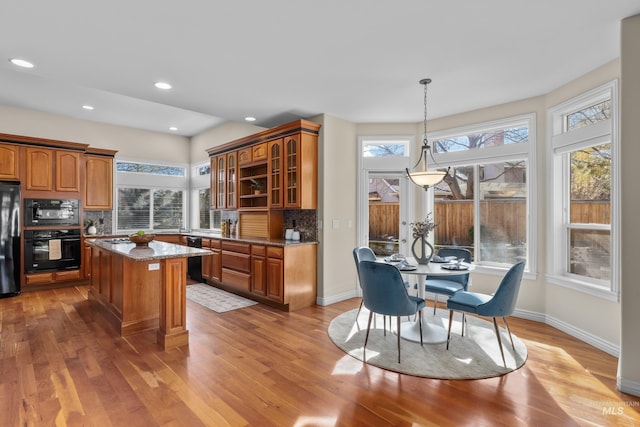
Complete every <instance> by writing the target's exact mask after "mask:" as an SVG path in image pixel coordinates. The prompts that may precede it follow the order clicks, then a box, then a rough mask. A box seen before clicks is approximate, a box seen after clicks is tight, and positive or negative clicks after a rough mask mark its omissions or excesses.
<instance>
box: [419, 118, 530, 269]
mask: <svg viewBox="0 0 640 427" xmlns="http://www.w3.org/2000/svg"><path fill="white" fill-rule="evenodd" d="M520 125H522V126H524V125H526V126H527V127H528V141H527V142H522V143H517V144H507V145H501V146H491V147H483V148H481V149H473V150H460V151H452V152H440V153H435V152H434V153H433V159H432V161H431V162H430V164H429V169H438V168H444V167H448V166H452V167H455V166H473V170H474V172H473V173H474V175H475V182H477V183H480V176H479V166H481V165H486V164H496V163H504V162H509V161H514V160H525V162H526V169H527V172H526V176H527V180H526V188H527V200H526V213H527V214H526V215H527V230H526V239H527V242H526V248H527V249H526V254H527V255H526V257H527V258H526V260H527V263H526V267H525V276H526V277H527V278H528V279H535V277H536V272H537V264H538V263H537V251H538V249H537V248H538V245H537V240H536V239H535V238H534V236H536V235H537V227H538V221H537V214H536V208H535V207H536V206H537V191H536V188H537V182H536V181H537V180H536V179H531V177H532V176H535V172H536V171H537V167H536V129H537V127H536V126H537V115H536V113H535V112H532V113H526V114H521V115H517V116H511V117H504V118H500V119H496V120H492V121H487V122H482V123H475V124H471V125H466V126H460V127H456V128H451V129H445V130H441V131H437V132H432V133H429V134H428V139H429V141H431V142H433V141H437V140H439V139H445V138H453V137H459V136H463V135H469V134H477V133H482V132H488V131H495V130H498V129H508V128H513V127H517V126H520ZM479 192H480V185H476V186H475V187H474V199H473V203H474V208H473V209H474V230H475V233H476V234H475V239H474V251H475V252H476V253H479V250H480V243H481V242H480V236H479V233H480V232H479V230H480V227H479V226H478V224H480V200H479ZM434 204H435V200H434V198H433V195H431V196H430V197H429V200H428V209H429V211H433V210H434V207H435V206H434ZM507 269H508V267H507V266H505V265H503V264H499V263H495V262H490V261H480V262H478V263H477V264H476V268H475V271H476V272H479V273H488V274H499V275H501V274H504V271H506V270H507Z"/></svg>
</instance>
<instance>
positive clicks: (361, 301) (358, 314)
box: [356, 300, 364, 322]
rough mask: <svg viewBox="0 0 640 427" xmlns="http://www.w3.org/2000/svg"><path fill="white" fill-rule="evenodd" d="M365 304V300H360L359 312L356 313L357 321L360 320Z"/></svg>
mask: <svg viewBox="0 0 640 427" xmlns="http://www.w3.org/2000/svg"><path fill="white" fill-rule="evenodd" d="M363 305H364V300H360V307H358V312H357V313H356V322H357V321H358V316H360V311H361V310H362V306H363Z"/></svg>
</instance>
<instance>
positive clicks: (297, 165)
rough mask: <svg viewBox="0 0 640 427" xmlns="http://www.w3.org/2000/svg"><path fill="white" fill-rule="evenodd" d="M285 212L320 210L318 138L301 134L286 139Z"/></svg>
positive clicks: (284, 143) (284, 152) (284, 145)
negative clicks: (290, 210)
mask: <svg viewBox="0 0 640 427" xmlns="http://www.w3.org/2000/svg"><path fill="white" fill-rule="evenodd" d="M283 150H284V151H283V155H284V164H285V170H284V175H283V178H284V183H283V190H284V208H285V209H316V208H317V206H318V167H317V165H318V138H317V136H311V135H309V134H305V133H302V132H301V133H298V134H294V135H291V136H287V137H285V138H284V142H283Z"/></svg>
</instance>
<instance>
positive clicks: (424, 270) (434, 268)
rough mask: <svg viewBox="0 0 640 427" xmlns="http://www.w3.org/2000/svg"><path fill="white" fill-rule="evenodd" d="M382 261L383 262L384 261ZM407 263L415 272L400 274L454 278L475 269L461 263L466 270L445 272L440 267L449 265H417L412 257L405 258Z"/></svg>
mask: <svg viewBox="0 0 640 427" xmlns="http://www.w3.org/2000/svg"><path fill="white" fill-rule="evenodd" d="M382 261H383V262H384V260H382ZM407 262H408V263H409V264H410V265H415V266H416V267H417V268H416V269H415V270H400V273H402V274H416V275H421V276H426V275H429V276H455V275H459V274H465V273H468V272H470V271H472V270H473V269H474V267H475V266H474V265H473V264H470V263H467V262H463V263H462V265H464V266H466V267H468V268H467V269H466V270H447V269H446V268H442V266H443V265H447V264H450V263H439V262H429V264H418V262H417V261H416V260H415V259H414V258H413V257H407ZM392 265H393V264H392Z"/></svg>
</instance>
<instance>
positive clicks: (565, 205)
mask: <svg viewBox="0 0 640 427" xmlns="http://www.w3.org/2000/svg"><path fill="white" fill-rule="evenodd" d="M606 99H610V100H611V117H610V118H609V119H607V120H602V121H599V122H597V123H595V124H593V125H590V126H586V127H582V128H576V129H572V130H567V129H566V127H565V126H566V121H565V117H566V116H567V115H568V114H570V113H572V112H575V111H578V110H580V109H582V108H586V107H588V106H590V105H594V104H597V103H598V102H601V101H603V100H606ZM619 108H620V105H619V84H618V80H617V79H616V80H612V81H610V82H607V83H605V84H603V85H601V86H598V87H596V88H594V89H591V90H589V91H587V92H584V93H582V94H580V95H577V96H575V97H573V98H571V99H569V100H567V101H565V102H563V103H561V104H558V105H556V106H554V107H551V108H549V109H548V110H547V117H548V119H547V120H548V123H550V126H549V127H548V129H547V132H548V133H549V136H548V138H547V140H548V157H549V158H548V164H549V165H550V166H551V168H550V170H551V176H550V178H549V181H548V182H549V185H548V191H549V194H550V195H551V199H550V203H549V211H548V224H549V226H548V237H547V248H548V250H547V253H548V259H547V265H548V269H547V280H548V282H549V283H552V284H555V285H558V286H562V287H565V288H569V289H573V290H576V291H579V292H583V293H586V294H589V295H592V296H595V297H598V298H602V299H605V300H609V301H619V300H620V286H619V284H620V262H619V259H620V256H619V254H620V230H619V228H620V141H619V131H618V130H619ZM604 143H610V144H611V221H610V224H609V225H606V224H580V223H571V222H570V218H569V203H570V183H571V177H570V172H571V171H570V166H569V162H568V159H569V156H570V154H571V153H572V152H575V151H577V150H580V149H584V148H588V147H593V146H597V145H601V144H604ZM558 182H560V183H562V185H558ZM575 229H582V230H585V229H586V230H593V231H600V230H609V232H610V239H611V253H610V265H611V273H610V280H609V284H608V287H606V286H603V284H604V283H606V281H602V280H599V279H593V278H589V277H587V276H581V275H577V274H572V273H569V272H568V271H569V269H568V262H569V255H570V254H569V250H570V247H569V246H570V245H569V240H568V239H569V233H570V231H571V230H575ZM557 236H562V237H561V238H560V239H558V238H557ZM558 240H560V241H559V242H558ZM603 282H604V283H603Z"/></svg>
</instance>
